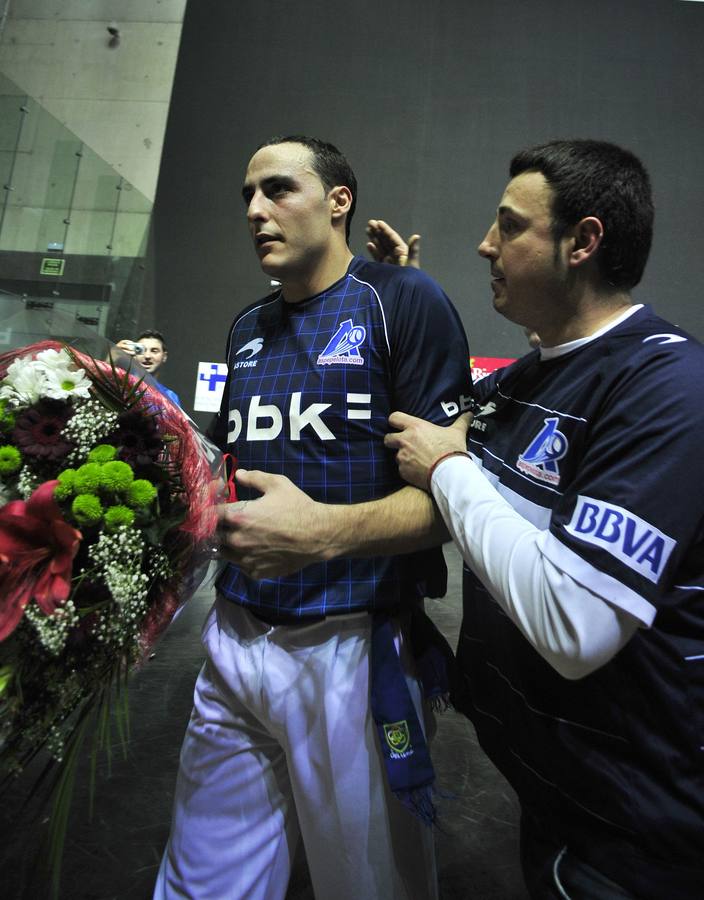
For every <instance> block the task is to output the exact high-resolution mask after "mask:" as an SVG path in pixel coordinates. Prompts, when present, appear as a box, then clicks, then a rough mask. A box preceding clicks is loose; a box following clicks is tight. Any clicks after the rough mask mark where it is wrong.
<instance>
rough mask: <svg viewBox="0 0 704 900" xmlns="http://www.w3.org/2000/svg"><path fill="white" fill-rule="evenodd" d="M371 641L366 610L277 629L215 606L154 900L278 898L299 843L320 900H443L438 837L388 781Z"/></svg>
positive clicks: (230, 607) (414, 689)
mask: <svg viewBox="0 0 704 900" xmlns="http://www.w3.org/2000/svg"><path fill="white" fill-rule="evenodd" d="M370 633H371V616H369V615H367V614H366V613H361V614H359V613H357V614H352V615H345V616H335V617H330V618H327V619H325V620H323V621H322V622H319V623H316V624H313V625H307V626H303V627H299V626H290V625H289V626H278V627H271V626H269V625H266V624H265V623H263V622H261V621H259V620H258V619H257V618H255V617H254V616H252V615H251V614H250V613H248V612H247V611H246V610H245V609H244V608H242V607H239V606H237V605H236V604H234V603H230V602H228V601H226V600H224V599H222V598H218V599H217V600H216V602H215V605H214V606H213V608H212V610H211V611H210V614H209V615H208V618H207V620H206V623H205V626H204V629H203V643H204V645H205V647H206V650H207V659H206V662H205V664H204V666H203V669H202V671H201V673H200V675H199V676H198V681H197V683H196V688H195V698H194V708H193V713H192V715H191V720H190V723H189V725H188V729H187V732H186V737H185V739H184V744H183V748H182V750H181V765H180V769H179V775H178V780H177V785H176V795H175V801H174V813H173V821H172V827H171V835H170V837H169V842H168V844H167V847H166V851H165V853H164V857H163V859H162V863H161V868H160V871H159V876H158V880H157V884H156V888H155V893H154V898H155V900H174V898H191V900H245V898H246V900H284V898H285V895H286V889H287V885H288V881H289V875H290V869H291V862H292V859H293V856H294V853H295V849H296V844H297V842H298V838H299V835H302V837H303V842H304V846H305V851H306V857H307V860H308V867H309V869H310V874H311V879H312V883H313V890H314V893H315V896H316V900H435V898H437V879H436V871H435V856H434V847H433V832H432V829H431V828H429V827H428V826H427V825H424V824H423V823H422V822H421V821H420V820H419V819H418V818H417V817H416V816H414V815H413V814H412V813H411V812H409V811H408V810H407V809H406V808H405V807H404V806H403V804H401V803H400V802H399V801H398V800H397V799H396V798H395V797H394V796H393V794H392V793H391V792H390V791H389V789H388V786H387V783H386V776H385V772H384V763H383V759H382V756H381V752H380V750H379V747H378V742H377V735H376V729H375V726H374V722H373V719H372V717H371V713H370V708H369V662H370ZM396 646H397V650H398V652H399V654H400V656H401V659H402V662H403V666H404V671H406V672H407V673H409V674H407V676H406V678H407V681H408V684H409V687H410V689H411V696H412V697H413V700H414V703H415V705H416V709H417V710H418V713H419V717H420V719H421V721H423V713H422V711H421V710H422V701H421V695H420V689H419V686H418V683H417V681H416V680H415V678H414V677H413V675H412V674H410V672H411V666H410V660H409V659H408V658H407V657H408V655H409V654H408V653H407V651H406V650H405V649H404V647H403V638H402V635H401V633H400V629H398V633H397V636H396Z"/></svg>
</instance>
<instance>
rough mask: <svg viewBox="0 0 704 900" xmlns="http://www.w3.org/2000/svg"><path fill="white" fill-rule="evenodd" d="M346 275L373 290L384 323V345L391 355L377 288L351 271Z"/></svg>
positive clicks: (384, 317) (382, 306) (382, 308)
mask: <svg viewBox="0 0 704 900" xmlns="http://www.w3.org/2000/svg"><path fill="white" fill-rule="evenodd" d="M348 277H349V278H354V280H355V281H356V282H357V283H358V284H363V285H364V286H365V287H368V288H369V289H370V290H371V291H372V292H373V294H374V296H375V297H376V301H377V303H378V304H379V309H380V310H381V321H382V322H383V323H384V338H385V339H386V347H387V349H388V351H389V356H391V344H390V342H389V331H388V328H387V327H386V315H385V314H384V304H383V303H382V302H381V297H380V296H379V294H378V293H377V290H376V288H375V287H374V285H373V284H369V282H368V281H362V279H361V278H357V276H356V275H353V274H352V273H351V272H350V274H349V276H348Z"/></svg>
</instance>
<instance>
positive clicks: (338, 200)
mask: <svg viewBox="0 0 704 900" xmlns="http://www.w3.org/2000/svg"><path fill="white" fill-rule="evenodd" d="M328 199H329V200H330V211H331V214H332V219H333V221H336V220H337V219H341V218H344V217H345V216H347V215H348V214H349V211H350V209H351V208H352V191H351V190H350V189H349V188H348V187H345V186H344V185H338V186H337V187H334V188H331V189H330V191H329V192H328Z"/></svg>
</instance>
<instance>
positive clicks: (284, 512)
mask: <svg viewBox="0 0 704 900" xmlns="http://www.w3.org/2000/svg"><path fill="white" fill-rule="evenodd" d="M235 478H236V480H237V483H238V484H240V485H242V486H243V487H247V488H253V489H254V490H255V491H259V493H261V495H262V496H261V497H259V498H258V499H256V500H240V501H238V502H237V503H225V504H222V505H221V506H218V507H217V513H218V538H219V541H220V547H219V555H220V556H221V557H222V558H223V559H227V560H229V561H230V562H233V563H236V564H237V565H238V566H239V567H240V569H242V571H243V572H244V573H245V574H246V575H249V577H250V578H255V579H257V580H260V579H262V578H277V577H278V576H281V575H288V574H290V573H291V572H297V571H298V570H299V569H302V568H303V567H304V566H307V565H310V564H311V563H314V562H318V561H320V560H321V559H325V558H326V557H327V555H328V554H326V545H325V541H324V536H325V528H324V523H325V521H326V517H325V504H322V503H316V501H315V500H311V498H310V497H309V496H308V495H307V494H304V493H303V491H301V490H299V489H298V488H297V487H296V486H295V485H294V484H293V483H292V482H291V481H289V479H288V478H286V477H285V476H284V475H269V474H267V473H265V472H257V471H252V472H249V471H247V470H245V469H238V470H237V472H236V473H235Z"/></svg>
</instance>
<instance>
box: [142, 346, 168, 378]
mask: <svg viewBox="0 0 704 900" xmlns="http://www.w3.org/2000/svg"><path fill="white" fill-rule="evenodd" d="M139 343H140V344H141V345H142V346H143V347H144V353H142V354H140V355H139V356H138V357H137V362H138V363H141V365H143V366H144V368H145V369H146V370H147V372H149V374H150V375H156V373H157V372H158V370H159V369H160V368H161V366H162V365H163V364H164V363H165V362H166V358H167V356H168V353H167V352H166V350H164V347H163V345H162V343H161V341H160V340H158V339H157V338H148V337H145V338H140V339H139Z"/></svg>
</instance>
